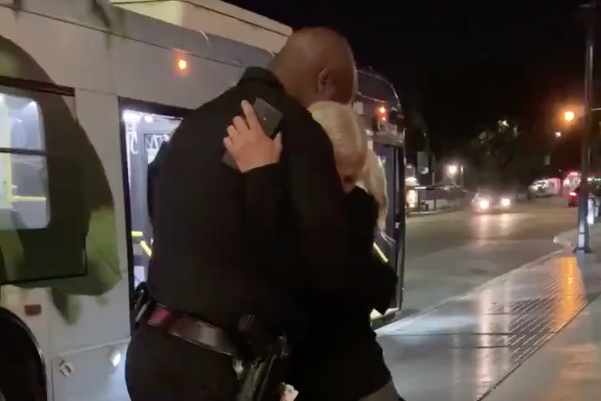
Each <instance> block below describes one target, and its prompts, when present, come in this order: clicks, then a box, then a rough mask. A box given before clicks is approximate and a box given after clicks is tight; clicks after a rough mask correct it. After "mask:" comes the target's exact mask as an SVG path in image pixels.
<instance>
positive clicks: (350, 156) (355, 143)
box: [309, 101, 388, 229]
mask: <svg viewBox="0 0 601 401" xmlns="http://www.w3.org/2000/svg"><path fill="white" fill-rule="evenodd" d="M309 112H310V113H311V115H312V116H313V119H315V121H317V122H318V123H319V124H320V125H321V126H322V127H323V128H324V130H325V132H326V133H327V134H328V137H329V138H330V141H331V142H332V145H333V148H334V157H335V158H336V163H338V164H339V165H344V166H349V167H351V168H352V169H354V170H355V177H356V181H357V182H356V183H357V185H359V186H360V187H362V188H363V189H365V190H366V191H367V193H369V194H370V195H372V196H373V197H374V198H375V199H376V202H378V206H379V215H378V227H380V228H381V229H384V227H385V223H386V212H387V210H388V209H387V207H388V198H387V196H386V177H385V175H384V169H383V168H382V165H381V163H380V160H379V159H378V156H376V154H375V153H374V152H373V151H372V150H370V149H368V146H367V141H368V139H367V131H366V129H365V125H364V122H363V120H362V118H361V116H359V115H358V114H357V113H356V112H355V110H354V109H353V108H352V106H349V105H342V104H339V103H335V102H329V101H322V102H317V103H314V104H313V105H311V106H310V107H309Z"/></svg>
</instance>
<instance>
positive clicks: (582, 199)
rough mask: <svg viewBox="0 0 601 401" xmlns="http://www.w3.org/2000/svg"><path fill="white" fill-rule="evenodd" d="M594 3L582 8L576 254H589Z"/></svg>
mask: <svg viewBox="0 0 601 401" xmlns="http://www.w3.org/2000/svg"><path fill="white" fill-rule="evenodd" d="M596 6H597V5H596V2H595V1H594V0H592V1H591V2H590V3H589V4H586V5H584V6H582V7H583V8H584V12H585V18H586V31H587V35H586V36H587V37H586V68H585V73H584V95H585V103H584V112H585V116H584V117H585V120H584V130H583V133H582V144H581V149H580V165H581V167H580V169H581V181H580V191H579V193H578V246H577V247H576V249H575V252H577V253H590V252H591V248H590V246H589V230H588V221H587V217H588V194H589V190H588V187H589V185H588V173H589V164H590V157H591V156H590V143H589V138H590V136H591V131H592V128H593V118H592V117H593V116H592V105H593V104H592V103H593V59H594V51H595V10H596Z"/></svg>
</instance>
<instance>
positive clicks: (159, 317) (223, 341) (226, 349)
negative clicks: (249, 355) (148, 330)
mask: <svg viewBox="0 0 601 401" xmlns="http://www.w3.org/2000/svg"><path fill="white" fill-rule="evenodd" d="M152 309H153V310H152V312H151V313H150V315H149V316H148V319H147V320H146V321H145V323H146V324H148V325H150V326H153V327H157V328H160V329H162V330H165V332H167V333H168V334H170V335H173V336H175V337H179V338H181V339H182V340H185V341H187V342H189V343H192V344H194V345H198V346H201V347H203V348H207V349H209V350H211V351H214V352H218V353H220V354H225V355H229V356H232V357H234V358H236V357H237V356H238V352H237V348H236V346H235V345H234V343H233V342H232V341H231V339H230V336H229V335H228V334H227V333H226V332H225V331H223V330H222V329H220V328H218V327H215V326H213V325H211V324H209V323H205V322H203V321H201V320H198V319H194V318H193V317H190V316H187V315H185V314H182V313H179V312H174V311H171V310H169V309H167V308H166V307H164V306H163V305H160V304H155V305H154V306H153V308H152Z"/></svg>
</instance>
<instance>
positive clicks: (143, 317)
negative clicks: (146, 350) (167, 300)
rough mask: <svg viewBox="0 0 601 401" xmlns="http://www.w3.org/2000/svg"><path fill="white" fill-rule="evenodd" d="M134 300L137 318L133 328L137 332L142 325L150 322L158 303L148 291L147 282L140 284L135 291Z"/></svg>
mask: <svg viewBox="0 0 601 401" xmlns="http://www.w3.org/2000/svg"><path fill="white" fill-rule="evenodd" d="M132 299H133V312H134V313H133V316H135V317H134V322H133V327H134V330H136V329H137V328H138V327H139V326H140V324H142V323H144V322H146V321H147V320H148V318H149V317H150V315H151V314H152V311H153V309H154V306H155V305H156V303H155V302H154V300H153V299H152V298H151V297H150V292H149V291H148V286H147V285H146V282H141V283H140V284H138V286H137V287H136V288H135V289H134V293H133V297H132Z"/></svg>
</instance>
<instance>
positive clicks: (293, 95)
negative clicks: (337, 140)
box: [126, 28, 361, 401]
mask: <svg viewBox="0 0 601 401" xmlns="http://www.w3.org/2000/svg"><path fill="white" fill-rule="evenodd" d="M356 79H357V78H356V69H355V63H354V59H353V54H352V51H351V49H350V47H349V45H348V43H347V42H346V40H345V39H344V38H343V37H342V36H341V35H339V34H338V33H336V32H334V31H331V30H329V29H324V28H313V29H303V30H300V31H298V32H296V33H295V34H293V35H292V36H291V37H290V38H289V40H288V42H287V43H286V45H285V46H284V48H283V49H282V51H281V52H280V53H279V54H278V55H277V56H276V57H275V59H274V60H273V62H272V63H271V65H270V66H269V68H268V69H263V68H249V69H247V70H246V72H245V73H244V75H243V76H242V78H241V79H240V81H239V82H238V84H237V85H236V86H235V87H234V88H232V89H231V90H229V91H227V92H226V93H224V94H223V95H221V96H219V97H218V98H216V99H214V100H213V101H211V102H209V103H207V104H204V105H203V106H201V107H200V108H198V109H197V110H195V111H194V112H192V113H190V115H189V116H188V117H187V118H186V119H185V120H184V121H183V122H182V124H181V125H180V127H179V128H178V130H177V131H176V133H175V134H174V135H173V138H172V140H171V142H170V144H169V148H166V151H165V152H163V155H162V157H161V158H158V160H157V163H160V164H158V165H154V166H153V171H155V172H156V171H158V170H160V174H155V178H154V179H153V182H152V183H151V185H152V187H153V188H152V192H151V193H152V199H151V200H150V202H151V203H152V205H151V207H149V210H152V211H153V216H152V223H153V232H154V243H153V255H152V264H151V266H150V268H149V272H148V282H147V284H148V288H149V293H150V295H151V297H152V298H153V299H154V300H155V301H156V303H158V304H160V305H161V306H158V307H156V308H155V309H153V313H147V314H145V315H144V317H143V318H142V319H141V321H140V325H139V327H138V329H137V330H136V332H135V333H134V335H133V338H132V341H131V344H130V346H129V350H128V355H127V368H126V379H127V383H128V390H129V392H130V396H131V398H132V400H133V401H153V400H157V401H158V400H161V401H165V400H173V401H187V400H190V401H192V400H193V401H217V400H220V401H230V400H235V399H236V395H237V393H238V379H237V375H236V372H235V370H234V369H233V362H234V360H235V359H236V357H239V355H237V353H238V351H239V350H238V348H237V347H236V343H237V339H238V335H239V333H238V324H239V321H240V318H241V317H242V316H244V315H249V314H250V315H254V316H256V317H257V319H258V320H259V321H260V322H261V323H262V325H263V326H264V327H265V329H266V331H267V333H268V337H269V338H271V337H270V336H275V335H278V334H281V333H285V334H286V335H287V337H288V339H289V340H290V341H291V342H292V343H293V344H294V343H297V342H298V341H300V340H302V338H303V332H304V330H305V328H306V324H305V321H306V311H307V308H308V306H307V299H315V298H313V295H314V294H329V295H331V296H337V295H340V296H341V297H345V296H352V294H353V293H354V292H355V291H356V289H357V287H358V286H360V285H361V283H360V277H354V276H353V274H351V273H349V272H348V271H347V266H348V265H347V260H348V259H349V256H348V254H347V252H348V250H349V245H350V239H349V232H348V226H347V221H346V216H345V214H344V213H345V212H344V210H345V208H344V203H343V202H344V193H343V191H342V188H341V184H340V179H339V177H338V174H337V172H336V167H335V162H334V156H333V151H332V146H331V144H330V142H329V140H328V137H327V135H326V134H325V132H324V131H323V129H322V128H321V126H320V125H319V124H317V123H316V122H315V121H314V120H313V119H312V117H311V115H310V114H309V112H308V111H307V109H306V107H307V106H309V105H310V104H312V103H314V102H316V101H320V100H333V101H337V102H342V103H348V102H350V101H351V99H352V97H353V95H354V93H355V88H356ZM257 98H261V99H263V100H265V101H266V102H267V103H269V104H270V105H272V106H273V107H275V108H276V109H278V110H279V111H280V112H281V113H282V114H283V119H282V121H281V123H280V126H279V130H280V131H281V132H282V142H283V154H282V160H281V162H280V163H279V164H277V165H271V166H266V167H264V168H259V169H255V170H251V171H250V172H248V173H245V174H241V173H240V172H239V171H237V170H236V169H234V168H232V167H230V166H229V165H228V164H226V163H225V162H224V161H223V158H224V153H225V149H224V147H223V138H224V136H225V135H226V128H227V126H228V125H229V124H231V121H232V119H233V118H234V117H235V116H236V115H239V114H241V102H242V101H243V100H247V101H249V102H251V103H252V102H254V101H255V99H257ZM274 176H276V177H278V179H281V180H282V181H283V183H284V185H285V187H286V193H287V205H286V207H285V208H284V209H283V210H282V214H281V216H280V219H279V221H277V222H270V221H267V220H268V219H267V218H266V221H265V222H262V221H261V218H260V216H261V208H262V207H263V205H261V204H259V203H260V202H259V203H257V202H256V200H257V199H261V198H263V196H264V194H263V193H262V194H255V195H254V196H253V194H252V193H249V192H248V191H246V192H245V191H244V189H245V184H247V183H248V182H250V181H254V182H253V185H252V187H253V188H260V187H261V182H264V181H266V180H272V179H273V178H274ZM271 182H273V181H271ZM250 216H253V217H254V218H255V221H252V222H250V221H249V219H250V218H251V217H250ZM251 223H252V224H251ZM270 223H273V224H277V225H278V226H279V227H281V231H280V232H282V233H283V234H284V235H282V236H281V237H279V238H276V239H273V242H274V243H275V246H270V247H265V246H264V245H265V243H266V241H265V240H266V239H265V238H261V233H262V231H261V230H260V226H261V224H270ZM267 231H269V230H265V232H267ZM270 240H271V239H270Z"/></svg>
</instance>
